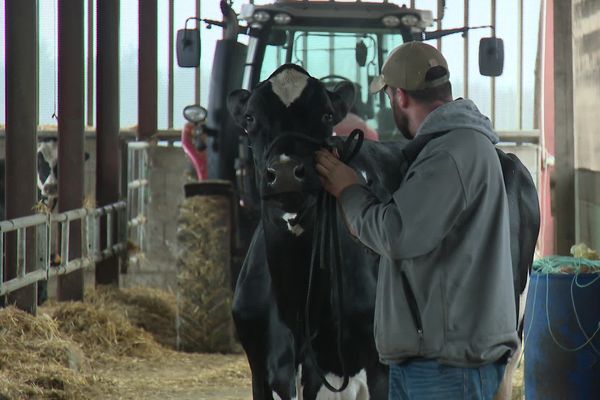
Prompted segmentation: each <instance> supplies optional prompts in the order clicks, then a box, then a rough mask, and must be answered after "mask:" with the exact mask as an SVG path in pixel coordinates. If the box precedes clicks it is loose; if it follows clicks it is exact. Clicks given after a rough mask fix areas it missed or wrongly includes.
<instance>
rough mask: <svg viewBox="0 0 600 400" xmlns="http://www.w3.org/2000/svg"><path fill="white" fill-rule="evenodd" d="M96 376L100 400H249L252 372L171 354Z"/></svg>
mask: <svg viewBox="0 0 600 400" xmlns="http://www.w3.org/2000/svg"><path fill="white" fill-rule="evenodd" d="M94 369H95V373H96V374H98V375H100V376H102V377H103V378H105V379H107V380H109V381H112V384H114V386H113V385H112V384H111V385H110V392H103V393H99V397H98V399H107V400H129V399H145V400H146V399H147V400H159V399H161V400H162V399H177V400H204V399H206V400H216V399H222V400H250V399H252V395H251V385H250V370H249V368H248V364H247V362H246V358H245V356H243V355H215V354H185V353H178V352H175V351H173V352H169V354H168V355H165V358H163V359H161V360H160V361H159V362H155V361H151V360H147V359H136V358H127V359H123V358H121V359H115V360H114V362H111V363H109V364H106V365H101V366H97V367H96V368H94ZM523 394H524V393H523V371H522V368H519V369H518V370H517V372H516V373H515V377H514V380H513V395H512V400H521V399H523Z"/></svg>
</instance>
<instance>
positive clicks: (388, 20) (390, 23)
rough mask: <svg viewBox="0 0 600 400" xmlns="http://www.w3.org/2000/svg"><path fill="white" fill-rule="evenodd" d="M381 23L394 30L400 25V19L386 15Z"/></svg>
mask: <svg viewBox="0 0 600 400" xmlns="http://www.w3.org/2000/svg"><path fill="white" fill-rule="evenodd" d="M381 22H382V23H383V25H385V26H386V27H388V28H395V27H397V26H398V25H400V18H398V17H397V16H395V15H386V16H385V17H383V18H382V19H381Z"/></svg>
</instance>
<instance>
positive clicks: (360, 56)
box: [354, 40, 367, 67]
mask: <svg viewBox="0 0 600 400" xmlns="http://www.w3.org/2000/svg"><path fill="white" fill-rule="evenodd" d="M354 58H356V63H357V64H358V65H360V66H361V67H364V66H365V65H366V64H367V45H365V42H363V41H362V40H359V41H358V42H356V48H355V50H354Z"/></svg>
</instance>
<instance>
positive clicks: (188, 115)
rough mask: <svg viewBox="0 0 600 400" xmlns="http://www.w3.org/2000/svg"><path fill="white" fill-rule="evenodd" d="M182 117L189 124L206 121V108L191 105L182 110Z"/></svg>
mask: <svg viewBox="0 0 600 400" xmlns="http://www.w3.org/2000/svg"><path fill="white" fill-rule="evenodd" d="M183 117H184V118H185V119H187V120H188V121H190V122H193V123H198V122H202V121H204V120H205V119H206V108H204V107H201V106H199V105H198V104H193V105H191V106H187V107H185V108H184V109H183Z"/></svg>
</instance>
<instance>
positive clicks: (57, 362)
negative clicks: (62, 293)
mask: <svg viewBox="0 0 600 400" xmlns="http://www.w3.org/2000/svg"><path fill="white" fill-rule="evenodd" d="M87 371H89V362H88V360H87V358H86V357H85V355H84V354H83V353H82V351H81V349H80V347H79V346H78V345H77V343H74V342H72V341H70V340H69V339H68V338H66V337H64V335H62V334H61V333H60V330H59V329H58V325H57V324H56V321H54V320H53V319H52V318H50V317H49V316H48V315H40V316H38V317H35V316H33V315H31V314H28V313H26V312H24V311H21V310H19V309H17V308H15V307H7V308H5V309H0V400H2V399H31V398H35V399H65V400H69V399H88V398H91V397H90V392H89V387H90V386H92V385H94V383H95V382H96V380H95V378H94V377H93V376H91V375H89V374H87ZM84 372H85V373H84Z"/></svg>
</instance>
